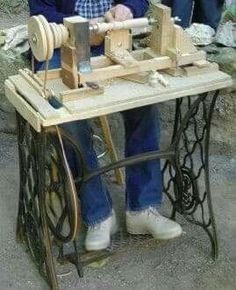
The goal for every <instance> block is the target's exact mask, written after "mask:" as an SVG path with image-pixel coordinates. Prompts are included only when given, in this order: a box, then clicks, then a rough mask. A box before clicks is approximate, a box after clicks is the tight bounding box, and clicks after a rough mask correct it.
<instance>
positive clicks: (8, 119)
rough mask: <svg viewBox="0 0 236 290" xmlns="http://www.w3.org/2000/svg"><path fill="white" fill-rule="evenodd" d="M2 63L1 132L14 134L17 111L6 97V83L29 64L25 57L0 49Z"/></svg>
mask: <svg viewBox="0 0 236 290" xmlns="http://www.w3.org/2000/svg"><path fill="white" fill-rule="evenodd" d="M0 63H1V69H0V131H1V132H14V131H15V126H16V123H15V113H14V111H15V110H14V108H13V106H12V105H11V104H10V103H9V102H8V100H7V98H6V97H5V91H4V81H5V80H6V79H7V78H8V77H9V76H10V75H15V74H17V72H18V70H19V69H20V68H24V67H28V66H29V62H28V60H27V58H26V57H25V56H23V55H18V54H16V53H14V52H12V51H3V50H1V49H0Z"/></svg>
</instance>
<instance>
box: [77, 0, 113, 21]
mask: <svg viewBox="0 0 236 290" xmlns="http://www.w3.org/2000/svg"><path fill="white" fill-rule="evenodd" d="M113 2H114V1H113V0H77V1H76V2H75V13H76V14H78V15H80V16H81V17H84V18H88V19H91V18H97V17H103V16H104V14H105V13H106V12H107V11H108V10H109V9H111V7H112V4H113Z"/></svg>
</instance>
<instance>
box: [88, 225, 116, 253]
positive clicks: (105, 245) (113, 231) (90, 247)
mask: <svg viewBox="0 0 236 290" xmlns="http://www.w3.org/2000/svg"><path fill="white" fill-rule="evenodd" d="M118 231H119V226H118V224H115V226H114V227H113V228H112V229H111V234H110V235H111V236H113V235H114V234H116V233H117V232H118ZM110 244H111V239H110V241H108V242H106V243H105V242H104V243H102V244H99V245H95V244H94V245H86V246H85V248H86V250H87V251H101V250H105V249H106V248H108V247H109V246H110Z"/></svg>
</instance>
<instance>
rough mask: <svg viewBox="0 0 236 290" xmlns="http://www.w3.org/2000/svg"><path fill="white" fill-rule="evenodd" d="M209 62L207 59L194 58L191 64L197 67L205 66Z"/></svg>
mask: <svg viewBox="0 0 236 290" xmlns="http://www.w3.org/2000/svg"><path fill="white" fill-rule="evenodd" d="M209 64H210V63H209V61H207V60H196V61H194V62H193V65H195V66H197V67H206V66H208V65H209Z"/></svg>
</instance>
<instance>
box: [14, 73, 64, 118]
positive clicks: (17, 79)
mask: <svg viewBox="0 0 236 290" xmlns="http://www.w3.org/2000/svg"><path fill="white" fill-rule="evenodd" d="M9 79H10V81H11V82H12V83H13V84H14V86H15V90H16V92H18V93H19V94H20V95H22V96H23V97H24V98H25V100H26V101H27V102H28V103H29V104H30V105H31V106H32V107H33V108H34V109H35V110H36V111H37V112H39V113H40V115H42V116H43V117H44V118H45V119H52V118H56V117H57V116H58V115H59V114H58V112H57V110H55V109H54V108H53V107H52V106H51V105H50V104H49V103H48V101H47V100H45V99H44V98H43V97H42V96H41V95H40V94H39V93H38V92H37V91H36V90H35V89H34V88H33V87H32V86H30V84H29V83H28V82H27V81H26V80H25V79H24V78H23V77H22V76H20V75H16V76H11V77H9Z"/></svg>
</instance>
